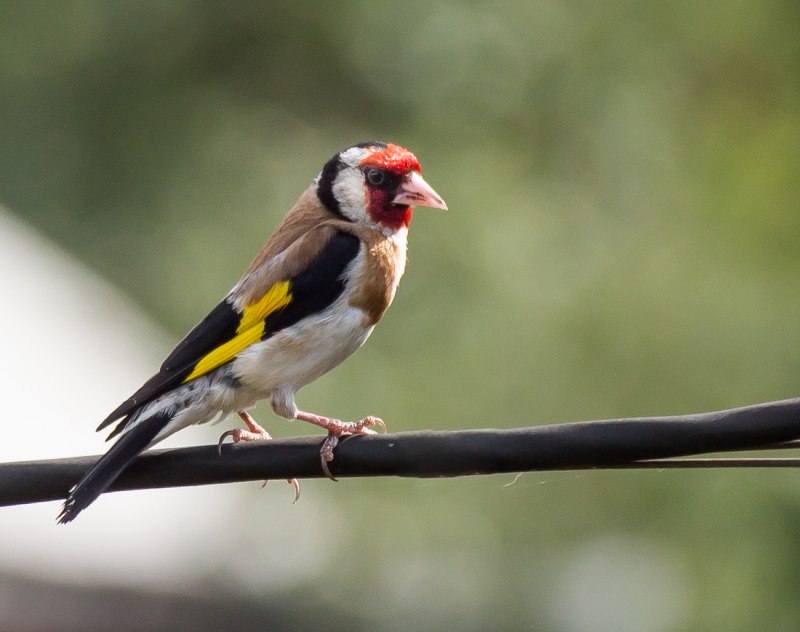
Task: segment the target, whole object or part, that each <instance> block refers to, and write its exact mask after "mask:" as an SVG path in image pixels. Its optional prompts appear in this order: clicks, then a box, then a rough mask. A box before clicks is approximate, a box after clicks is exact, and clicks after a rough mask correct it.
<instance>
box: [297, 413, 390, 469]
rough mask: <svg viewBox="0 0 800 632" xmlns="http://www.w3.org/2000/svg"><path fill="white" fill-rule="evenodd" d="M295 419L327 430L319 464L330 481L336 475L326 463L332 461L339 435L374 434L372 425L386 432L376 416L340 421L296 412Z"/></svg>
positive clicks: (380, 420) (382, 423)
mask: <svg viewBox="0 0 800 632" xmlns="http://www.w3.org/2000/svg"><path fill="white" fill-rule="evenodd" d="M295 418H296V419H300V420H302V421H308V422H309V423H312V424H315V425H317V426H321V427H323V428H325V429H326V430H327V431H328V436H327V437H325V440H324V441H323V442H322V447H320V450H319V458H320V464H321V465H322V471H323V472H324V473H325V476H327V477H328V478H329V479H331V480H332V481H335V480H336V477H335V476H334V475H333V474H331V470H330V467H328V463H330V462H331V461H333V451H334V450H335V449H336V446H337V445H339V437H341V436H342V435H356V434H361V435H364V434H375V431H374V430H373V428H374V427H376V426H380V427H381V428H383V431H384V432H386V424H385V423H384V422H383V420H382V419H380V418H378V417H372V416H370V417H364V419H361V420H360V421H340V420H339V419H331V418H330V417H322V416H320V415H314V414H312V413H304V412H302V411H301V412H298V413H297V415H296V416H295Z"/></svg>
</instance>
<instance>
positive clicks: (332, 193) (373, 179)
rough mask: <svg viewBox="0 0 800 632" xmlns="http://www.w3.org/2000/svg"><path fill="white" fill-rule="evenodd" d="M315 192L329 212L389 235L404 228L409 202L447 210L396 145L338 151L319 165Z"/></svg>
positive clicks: (405, 152)
mask: <svg viewBox="0 0 800 632" xmlns="http://www.w3.org/2000/svg"><path fill="white" fill-rule="evenodd" d="M316 184H317V195H318V196H319V199H320V201H321V202H322V203H323V204H324V205H325V206H326V207H327V208H328V210H330V211H332V212H333V213H336V214H337V215H340V216H342V217H344V218H346V219H348V220H350V221H352V222H361V223H364V224H368V225H372V226H376V227H378V228H380V229H381V230H382V231H384V232H387V233H392V232H396V231H398V230H401V229H404V228H408V225H409V224H410V222H411V207H412V206H428V207H430V208H440V209H447V205H446V204H445V203H444V200H442V198H441V197H439V195H438V194H437V193H436V191H434V190H433V189H432V188H431V186H430V185H429V184H428V183H427V182H425V180H423V178H422V176H421V175H420V166H419V161H418V160H417V158H416V156H414V154H412V153H411V152H410V151H408V149H405V148H404V147H400V146H399V145H392V144H388V145H387V144H386V143H381V142H378V141H370V142H366V143H359V144H358V145H354V146H353V147H349V148H347V149H345V150H342V151H340V152H339V153H338V154H336V155H335V156H334V157H333V158H331V159H330V160H329V161H328V162H327V163H326V164H325V166H324V167H323V168H322V171H321V172H320V174H319V176H318V177H317V180H316Z"/></svg>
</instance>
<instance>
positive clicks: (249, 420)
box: [217, 411, 300, 504]
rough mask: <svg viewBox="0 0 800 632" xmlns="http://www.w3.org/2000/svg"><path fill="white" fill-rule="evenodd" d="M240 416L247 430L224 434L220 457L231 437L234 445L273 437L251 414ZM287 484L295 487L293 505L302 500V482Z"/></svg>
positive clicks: (219, 448) (220, 440)
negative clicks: (226, 441) (223, 445)
mask: <svg viewBox="0 0 800 632" xmlns="http://www.w3.org/2000/svg"><path fill="white" fill-rule="evenodd" d="M238 414H239V417H241V418H242V421H243V422H244V423H245V425H246V426H247V430H243V429H242V428H234V429H233V430H227V431H225V432H223V433H222V435H221V436H220V438H219V442H218V443H217V449H218V450H219V453H220V456H222V443H223V442H224V441H225V439H227V438H228V437H231V438H232V439H233V442H234V443H239V442H240V441H269V440H271V439H272V435H270V434H269V433H268V432H267V431H266V430H265V429H264V428H262V427H261V426H260V425H259V424H258V422H257V421H256V420H255V419H253V417H252V416H251V415H250V413H248V412H246V411H241V412H239V413H238ZM286 482H287V483H289V485H291V486H292V487H294V500H293V501H292V504H294V503H296V502H297V501H298V500H300V481H298V480H297V479H296V478H287V479H286ZM267 483H269V481H264V484H263V485H262V486H261V487H262V488H264V487H266V485H267Z"/></svg>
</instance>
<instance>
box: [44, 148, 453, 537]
mask: <svg viewBox="0 0 800 632" xmlns="http://www.w3.org/2000/svg"><path fill="white" fill-rule="evenodd" d="M412 206H427V207H431V208H440V209H446V208H447V206H446V205H445V203H444V201H443V200H442V198H441V197H439V195H438V194H437V193H436V192H435V191H434V190H433V189H432V188H431V187H430V186H429V185H428V183H427V182H425V180H423V178H422V176H421V175H420V165H419V162H418V161H417V159H416V157H415V156H414V154H412V153H411V152H410V151H408V150H407V149H404V148H403V147H399V146H398V145H392V144H385V143H381V142H377V141H370V142H366V143H360V144H358V145H354V146H353V147H350V148H348V149H345V150H343V151H341V152H339V153H338V154H336V155H335V156H334V157H333V158H331V159H330V160H329V161H328V162H327V163H326V164H325V166H324V167H323V168H322V171H321V172H320V174H319V176H317V178H316V179H315V180H314V182H313V183H312V185H311V186H310V187H309V188H308V189H307V190H306V191H305V192H304V193H303V194H302V195H301V196H300V199H299V200H298V201H297V203H296V204H295V205H294V207H292V209H291V210H290V211H289V213H288V214H287V215H286V217H285V218H284V219H283V221H282V222H281V223H280V224H279V226H278V228H277V229H276V231H275V232H274V233H273V234H272V236H271V237H270V238H269V239H267V241H266V243H265V244H264V246H263V247H262V248H261V251H260V252H259V253H258V254H257V255H256V258H255V259H254V260H253V262H252V263H251V264H250V267H249V268H248V269H247V271H246V272H245V273H244V276H243V277H242V278H241V280H240V281H239V282H238V283H237V284H236V285H235V286H234V287H233V289H232V290H231V291H230V293H229V294H228V295H227V296H226V297H225V298H224V299H223V300H222V302H221V303H219V305H217V306H216V307H215V308H214V309H213V310H212V311H211V313H210V314H209V315H208V316H206V318H205V319H203V321H202V322H200V324H198V325H197V326H196V327H195V328H194V329H192V331H191V332H189V334H188V335H187V336H186V337H185V338H184V339H183V340H182V341H181V342H180V343H179V344H178V346H177V347H175V349H174V350H173V351H172V353H171V354H170V355H169V357H168V358H167V359H166V360H165V361H164V363H163V364H162V365H161V369H160V370H159V372H158V373H157V374H156V375H154V376H153V377H151V378H150V379H149V380H148V381H147V382H145V384H144V385H143V386H142V387H141V388H140V389H139V390H138V391H136V392H135V393H134V394H133V395H131V397H129V398H128V399H127V400H125V401H124V402H123V403H122V404H120V406H119V407H117V408H116V409H115V410H114V411H113V412H112V413H111V414H110V415H109V416H108V417H106V419H105V420H104V421H103V422H102V423H101V424H100V426H99V427H98V430H102V429H103V428H106V427H107V426H109V425H110V424H112V423H114V422H117V425H116V427H115V428H114V430H113V432H111V434H110V435H109V439H110V438H111V437H114V436H116V435H119V439H118V440H117V442H116V443H115V444H114V445H113V446H112V447H111V449H110V450H109V451H108V452H107V453H106V454H105V455H104V456H102V457H101V458H100V459H99V460H98V461H97V463H95V465H94V466H93V467H92V468H91V469H90V470H89V471H88V472H87V473H86V474H85V475H84V476H83V478H82V479H81V480H80V481H79V482H78V484H77V485H75V487H73V488H72V490H71V491H70V493H69V496H68V497H67V499H66V501H65V503H64V507H63V510H62V511H61V514H60V515H59V518H58V520H59V522H61V523H66V522H70V521H71V520H74V519H75V517H76V516H77V515H78V514H79V513H80V512H81V511H82V510H84V509H85V508H86V507H88V506H89V504H91V503H92V502H93V501H94V500H95V499H96V498H97V497H98V496H99V495H100V494H102V493H103V492H104V491H106V490H107V489H108V487H109V485H111V483H112V482H113V481H114V480H115V479H116V478H117V477H118V476H119V475H120V473H121V472H122V471H123V470H124V469H125V468H126V467H127V466H128V464H130V462H131V461H132V460H133V459H134V458H136V456H137V455H138V454H139V453H141V452H142V451H143V450H145V449H147V448H148V447H150V446H152V445H153V444H155V443H158V442H159V441H161V440H162V439H164V438H165V437H167V436H169V435H171V434H172V433H174V432H176V431H178V430H180V429H182V428H185V427H187V426H190V425H192V424H200V423H206V422H209V421H216V420H219V419H222V418H224V417H225V416H227V415H229V414H231V413H238V414H239V416H240V417H241V418H242V419H243V420H244V421H245V423H246V424H247V426H248V430H246V431H245V430H241V429H237V430H233V431H229V432H226V433H224V434H223V435H222V437H221V438H220V442H222V440H223V439H224V438H225V437H226V436H232V437H233V440H234V441H241V440H250V439H261V438H264V439H266V438H269V435H268V434H267V433H266V431H265V430H263V428H261V427H260V426H259V425H258V424H256V423H255V421H253V419H252V418H251V417H250V415H249V414H248V413H247V410H248V409H249V408H251V407H253V406H254V405H255V404H256V402H258V401H259V400H262V399H268V400H269V402H270V405H271V407H272V410H273V411H274V412H275V414H277V415H278V416H280V417H284V418H286V419H301V420H303V421H308V422H310V423H313V424H316V425H318V426H321V427H322V428H325V429H326V430H327V432H328V436H327V438H326V440H325V441H324V443H323V446H322V449H321V452H320V459H321V463H322V468H323V470H324V471H325V472H326V473H327V474H328V475H329V476H330V471H329V470H328V465H327V464H328V462H330V461H331V460H332V459H333V450H334V448H335V447H336V444H337V442H338V437H339V436H340V435H343V434H365V433H368V432H372V430H371V428H372V427H374V426H376V425H380V426H383V422H382V421H380V420H379V419H378V418H376V417H366V418H364V419H362V420H361V421H357V422H343V421H339V420H337V419H331V418H329V417H323V416H321V415H315V414H312V413H307V412H303V411H301V410H298V408H297V405H296V404H295V393H296V392H297V391H298V390H299V389H300V388H301V387H302V386H305V385H306V384H309V383H310V382H312V381H314V380H315V379H317V378H318V377H320V376H321V375H323V374H324V373H326V372H328V371H330V370H331V369H332V368H334V367H335V366H337V365H338V364H340V363H341V362H342V361H343V360H344V359H345V358H347V357H348V356H350V355H351V354H352V353H353V352H355V351H356V349H358V348H359V347H360V346H361V345H363V344H364V342H365V341H366V340H367V338H369V335H370V333H372V330H373V328H374V327H375V324H376V323H377V322H378V321H379V320H380V319H381V317H382V316H383V313H384V312H385V311H386V309H387V308H388V307H389V305H390V304H391V302H392V299H393V298H394V294H395V290H396V289H397V284H398V282H399V281H400V277H401V276H402V275H403V271H404V270H405V266H406V239H407V235H408V227H409V224H410V222H411V213H412V210H411V207H412ZM290 482H292V481H290Z"/></svg>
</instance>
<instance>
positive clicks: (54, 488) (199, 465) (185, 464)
mask: <svg viewBox="0 0 800 632" xmlns="http://www.w3.org/2000/svg"><path fill="white" fill-rule="evenodd" d="M798 439H800V399H791V400H784V401H779V402H768V403H765V404H757V405H754V406H747V407H744V408H736V409H731V410H723V411H717V412H711V413H701V414H695V415H682V416H673V417H649V418H634V419H610V420H603V421H584V422H574V423H566V424H554V425H545V426H532V427H526V428H513V429H507V430H460V431H425V432H404V433H395V434H387V435H380V434H379V435H370V436H359V437H347V438H344V439H343V440H342V442H341V443H340V445H339V447H338V448H337V449H336V458H335V460H334V461H333V463H331V471H332V472H333V474H334V475H335V476H337V477H340V478H342V477H357V476H413V477H439V476H466V475H471V474H497V473H503V472H526V471H532V470H565V469H592V468H611V467H613V468H621V467H624V468H632V467H648V468H653V467H655V468H659V467H660V468H666V467H709V466H712V465H709V461H708V460H706V459H701V460H695V461H694V463H695V464H694V465H693V464H692V463H693V462H692V461H688V462H684V463H685V464H684V465H677V464H678V463H682V461H671V462H668V463H666V464H665V463H663V462H662V463H659V462H645V463H640V462H641V461H649V460H651V459H666V458H670V457H677V456H686V455H693V454H705V453H709V452H729V451H736V450H752V449H765V448H769V449H774V448H783V447H793V446H791V445H787V442H790V441H795V440H798ZM321 441H322V438H321V437H303V438H293V439H278V440H275V441H268V442H258V443H249V444H247V443H240V444H237V445H226V446H224V448H223V450H222V455H220V454H219V453H218V451H217V447H216V446H202V447H195V448H183V449H174V450H158V451H152V452H149V453H147V454H145V455H143V456H141V457H140V458H139V459H137V460H136V461H135V462H134V463H133V464H131V466H130V467H129V468H128V469H127V470H126V471H125V472H124V473H123V474H122V476H120V478H119V479H118V480H117V481H116V483H115V484H114V485H113V486H112V488H111V489H112V491H113V490H123V489H148V488H159V487H179V486H188V485H208V484H213V483H231V482H236V481H247V480H262V479H286V478H293V477H297V478H319V477H321V476H323V474H322V471H321V469H320V462H319V446H320V443H321ZM96 459H97V457H77V458H68V459H56V460H49V461H28V462H17V463H4V464H0V506H5V505H17V504H24V503H31V502H41V501H46V500H58V499H62V498H64V497H65V496H66V494H67V491H68V490H69V488H70V487H71V486H72V485H74V484H75V482H76V481H77V480H78V479H79V478H80V477H81V475H82V474H83V472H84V471H85V470H86V469H87V468H88V467H89V466H90V465H91V464H92V463H93V462H94V461H95V460H96ZM778 461H779V460H771V461H770V462H769V463H771V465H770V464H768V462H766V461H761V462H758V461H753V460H752V459H744V460H739V461H738V464H737V463H734V462H733V461H724V460H721V461H717V462H716V463H717V464H716V465H713V466H714V467H731V466H732V465H736V466H748V467H754V466H758V467H775V466H776V464H777V463H778ZM782 461H784V462H783V463H782V464H781V466H782V467H795V466H797V464H798V462H797V460H796V459H784V460H782ZM637 462H639V463H637ZM701 462H702V463H704V464H703V465H700V463H701ZM711 462H713V460H712V461H711ZM748 462H749V463H748Z"/></svg>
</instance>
